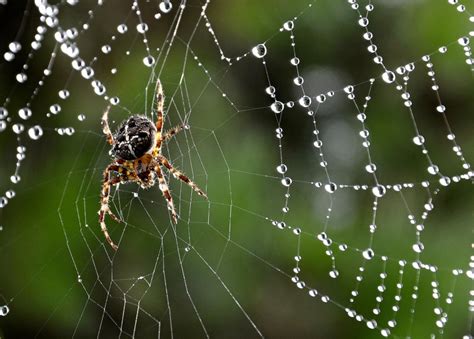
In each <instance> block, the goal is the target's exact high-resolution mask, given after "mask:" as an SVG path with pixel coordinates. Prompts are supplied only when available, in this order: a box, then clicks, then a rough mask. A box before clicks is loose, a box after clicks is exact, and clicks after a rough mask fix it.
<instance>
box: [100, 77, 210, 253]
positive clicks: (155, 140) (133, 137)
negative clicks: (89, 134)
mask: <svg viewBox="0 0 474 339" xmlns="http://www.w3.org/2000/svg"><path fill="white" fill-rule="evenodd" d="M156 101H157V109H156V115H157V120H156V123H153V122H152V121H151V120H150V119H148V118H147V117H145V116H140V115H133V116H131V117H130V118H128V119H127V120H126V121H125V122H123V123H122V124H121V125H120V127H119V128H118V130H117V132H116V133H115V134H112V133H111V132H110V128H109V122H108V114H109V109H110V106H109V107H107V109H106V110H105V112H104V115H103V116H102V127H103V132H104V134H105V135H106V136H107V141H108V143H109V144H110V145H112V149H111V150H110V154H111V155H112V156H113V157H114V160H113V161H112V163H111V164H110V165H109V166H107V168H106V169H105V171H104V181H103V184H102V192H101V206H100V210H99V223H100V227H101V229H102V232H104V235H105V238H106V239H107V241H108V243H109V244H110V245H111V246H112V248H113V249H115V250H116V249H117V248H118V246H117V245H116V244H114V242H113V241H112V239H111V238H110V235H109V232H108V230H107V227H106V225H105V215H106V213H107V214H109V215H110V216H111V217H112V218H113V219H114V220H116V221H120V220H119V219H118V218H117V217H116V216H115V215H114V214H113V213H112V212H111V211H110V208H109V195H110V186H113V185H116V184H119V183H126V182H136V183H138V184H139V185H140V186H141V187H143V188H149V187H151V186H153V185H154V184H155V179H158V183H159V185H158V186H159V188H160V190H161V192H162V193H163V196H164V197H165V199H166V201H167V205H168V209H169V210H170V212H171V217H172V219H173V222H174V223H177V222H178V214H177V213H176V210H175V208H174V204H173V197H172V196H171V192H170V190H169V188H168V183H167V182H166V179H165V177H164V175H163V171H162V166H164V167H165V168H166V169H167V170H168V171H169V172H171V174H172V175H173V176H174V177H175V178H176V179H180V180H181V181H183V182H185V183H186V184H188V185H189V186H190V187H191V188H192V189H193V190H194V191H195V192H196V193H197V194H199V195H201V196H204V197H206V198H207V196H206V194H205V193H204V191H202V190H201V189H200V188H199V187H198V186H197V185H196V184H195V183H194V182H193V181H191V179H189V178H188V177H187V176H186V175H185V174H184V173H182V172H181V171H179V170H177V169H176V168H175V167H174V166H173V165H172V164H171V163H170V162H169V160H168V159H166V157H164V156H163V155H162V154H161V147H162V145H163V143H164V142H167V141H168V140H169V139H171V138H172V137H173V136H174V135H175V134H176V133H178V132H180V131H182V130H183V128H184V126H185V125H181V126H178V127H175V128H172V129H170V130H168V131H166V132H163V131H162V129H163V123H164V116H163V103H164V97H163V90H162V87H161V83H160V82H159V81H158V83H157V96H156Z"/></svg>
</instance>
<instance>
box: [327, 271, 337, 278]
mask: <svg viewBox="0 0 474 339" xmlns="http://www.w3.org/2000/svg"><path fill="white" fill-rule="evenodd" d="M329 276H330V277H331V278H333V279H336V278H337V277H338V276H339V271H338V270H332V271H329Z"/></svg>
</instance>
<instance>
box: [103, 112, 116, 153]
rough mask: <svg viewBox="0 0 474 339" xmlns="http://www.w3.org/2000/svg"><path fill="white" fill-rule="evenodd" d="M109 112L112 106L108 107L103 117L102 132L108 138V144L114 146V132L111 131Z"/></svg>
mask: <svg viewBox="0 0 474 339" xmlns="http://www.w3.org/2000/svg"><path fill="white" fill-rule="evenodd" d="M109 111H110V105H109V106H107V108H106V109H105V111H104V114H103V115H102V121H101V122H102V132H104V134H105V135H106V136H107V142H108V143H109V144H110V145H112V144H113V143H114V136H113V134H112V132H111V131H110V127H109Z"/></svg>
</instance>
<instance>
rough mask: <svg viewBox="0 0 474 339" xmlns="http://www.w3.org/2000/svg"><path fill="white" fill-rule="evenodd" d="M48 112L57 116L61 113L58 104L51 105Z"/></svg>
mask: <svg viewBox="0 0 474 339" xmlns="http://www.w3.org/2000/svg"><path fill="white" fill-rule="evenodd" d="M49 111H50V112H51V113H52V114H58V113H59V112H61V106H59V105H58V104H54V105H51V106H49Z"/></svg>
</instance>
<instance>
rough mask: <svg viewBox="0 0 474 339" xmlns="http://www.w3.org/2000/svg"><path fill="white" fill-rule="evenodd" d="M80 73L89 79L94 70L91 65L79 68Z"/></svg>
mask: <svg viewBox="0 0 474 339" xmlns="http://www.w3.org/2000/svg"><path fill="white" fill-rule="evenodd" d="M81 75H82V77H83V78H84V79H90V78H92V77H93V76H94V70H93V69H92V68H91V67H85V68H83V69H82V70H81Z"/></svg>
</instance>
